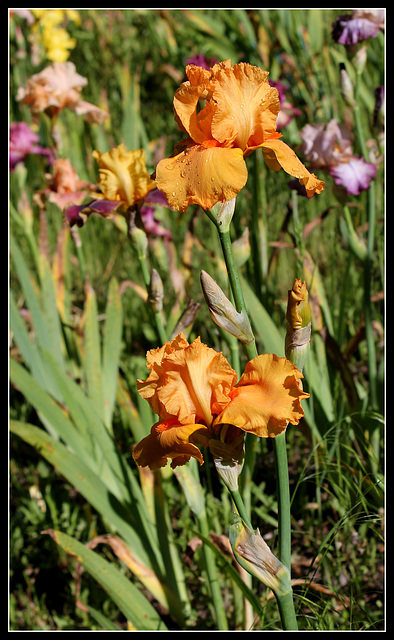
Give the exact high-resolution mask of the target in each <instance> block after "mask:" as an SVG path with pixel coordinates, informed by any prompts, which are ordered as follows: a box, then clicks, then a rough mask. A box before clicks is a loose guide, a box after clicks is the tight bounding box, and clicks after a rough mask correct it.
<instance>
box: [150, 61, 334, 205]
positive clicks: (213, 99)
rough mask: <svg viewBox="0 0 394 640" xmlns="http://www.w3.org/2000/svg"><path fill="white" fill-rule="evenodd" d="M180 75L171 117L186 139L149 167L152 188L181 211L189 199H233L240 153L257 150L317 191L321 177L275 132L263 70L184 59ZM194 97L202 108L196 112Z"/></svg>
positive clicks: (241, 171) (276, 106) (275, 108)
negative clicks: (182, 76)
mask: <svg viewBox="0 0 394 640" xmlns="http://www.w3.org/2000/svg"><path fill="white" fill-rule="evenodd" d="M186 75H187V78H188V80H187V81H186V82H183V83H182V84H181V86H180V87H179V89H178V90H177V91H176V93H175V96H174V101H173V107H174V112H175V120H176V122H177V124H178V126H179V128H180V129H181V131H183V132H184V133H186V134H187V137H186V138H185V139H183V140H181V141H180V142H179V143H178V144H176V146H175V149H174V153H173V155H172V157H171V158H165V159H163V160H161V161H160V162H159V163H158V165H157V168H156V176H155V177H156V184H157V187H158V188H159V189H160V190H161V191H163V192H164V194H165V196H166V199H167V202H168V203H169V205H170V206H171V207H172V208H173V209H176V210H179V211H186V209H187V207H188V206H189V205H191V204H198V205H200V206H201V207H202V208H203V209H210V208H211V207H212V206H213V205H215V204H216V203H217V202H226V201H228V200H231V199H232V198H234V197H235V196H236V195H237V194H238V192H239V191H240V190H241V189H242V188H243V187H244V186H245V184H246V181H247V177H248V172H247V168H246V163H245V158H246V157H247V156H248V155H249V154H251V153H252V152H253V151H255V150H256V149H262V152H263V156H264V159H265V162H266V163H267V165H268V166H269V167H270V168H271V169H274V170H275V171H278V170H279V169H281V168H282V169H284V170H285V171H286V172H287V173H289V174H290V175H292V176H294V177H296V178H298V179H299V181H300V182H301V183H302V184H303V185H304V186H305V188H306V191H307V195H308V196H309V197H310V196H312V195H313V194H314V193H320V192H321V191H322V190H323V189H324V182H322V181H321V180H319V179H318V178H317V177H316V176H315V175H314V174H311V173H310V172H309V171H308V170H307V169H306V167H305V166H304V165H303V164H302V162H301V161H300V160H299V159H298V158H297V156H296V154H295V153H294V151H293V150H292V149H290V147H288V146H287V145H286V144H285V143H284V142H282V140H280V139H279V138H281V136H282V134H280V133H278V132H277V130H276V119H277V116H278V114H279V111H280V103H279V96H278V90H277V89H276V88H275V87H271V86H270V85H269V82H268V71H263V70H262V69H260V68H259V67H255V66H253V65H250V64H247V63H244V62H241V63H239V64H235V65H234V66H231V62H230V61H229V60H227V61H225V62H221V63H219V64H215V65H214V66H213V67H211V68H210V69H205V68H203V67H198V66H196V65H188V66H187V67H186ZM200 101H205V106H204V107H203V108H202V109H201V110H200V111H198V110H197V109H198V105H199V103H200Z"/></svg>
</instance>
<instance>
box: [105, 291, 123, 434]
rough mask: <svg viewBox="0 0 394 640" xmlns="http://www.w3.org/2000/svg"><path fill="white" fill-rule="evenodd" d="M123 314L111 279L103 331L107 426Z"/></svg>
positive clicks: (116, 381) (114, 394) (117, 364)
mask: <svg viewBox="0 0 394 640" xmlns="http://www.w3.org/2000/svg"><path fill="white" fill-rule="evenodd" d="M122 325H123V314H122V305H121V299H120V295H119V285H118V283H117V281H116V280H115V279H112V280H111V282H110V286H109V292H108V298H107V306H106V310H105V325H104V333H103V365H102V382H103V393H104V420H105V423H106V424H107V426H108V428H110V425H111V422H112V414H113V411H114V406H115V401H116V390H117V385H118V370H119V359H120V354H121V350H122Z"/></svg>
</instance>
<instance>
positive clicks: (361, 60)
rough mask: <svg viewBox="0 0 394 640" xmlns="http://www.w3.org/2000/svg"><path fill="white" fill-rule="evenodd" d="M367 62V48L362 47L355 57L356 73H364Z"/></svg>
mask: <svg viewBox="0 0 394 640" xmlns="http://www.w3.org/2000/svg"><path fill="white" fill-rule="evenodd" d="M366 61H367V47H366V46H364V47H361V49H359V50H358V51H357V53H356V55H355V56H354V63H355V67H356V71H357V73H359V74H360V75H361V74H362V73H363V71H364V67H365V63H366Z"/></svg>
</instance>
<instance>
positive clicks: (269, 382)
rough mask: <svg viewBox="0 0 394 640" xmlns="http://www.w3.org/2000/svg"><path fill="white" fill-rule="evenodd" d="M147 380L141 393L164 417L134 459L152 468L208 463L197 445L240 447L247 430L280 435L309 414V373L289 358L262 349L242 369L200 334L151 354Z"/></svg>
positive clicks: (139, 383) (181, 337)
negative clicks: (304, 381)
mask: <svg viewBox="0 0 394 640" xmlns="http://www.w3.org/2000/svg"><path fill="white" fill-rule="evenodd" d="M147 366H148V368H149V369H150V373H149V376H148V378H147V380H145V381H144V380H138V381H137V388H138V392H139V394H140V395H141V397H142V398H144V399H145V400H147V401H148V402H149V405H150V406H151V408H152V410H153V412H154V413H156V414H157V415H158V417H159V421H158V422H156V423H155V424H154V425H153V427H152V429H151V432H150V434H149V435H148V436H146V437H145V438H143V440H141V442H139V443H138V444H137V445H136V447H135V449H134V452H133V457H134V459H135V461H136V462H137V464H138V465H139V466H141V467H146V466H148V467H150V468H151V469H152V470H155V469H158V468H160V467H163V466H165V465H166V463H167V460H168V459H170V460H171V467H173V468H174V467H176V466H178V465H183V464H185V463H186V462H188V461H189V460H190V458H191V457H193V458H196V459H197V460H198V461H199V463H200V464H202V463H203V456H202V453H201V451H200V449H199V447H198V446H197V445H202V446H203V447H207V446H208V447H211V450H212V452H213V453H214V455H217V454H218V442H220V441H221V442H223V443H224V446H227V448H229V449H230V448H233V449H236V448H237V447H239V445H240V443H242V442H243V437H244V433H246V432H248V433H253V434H255V435H257V436H260V437H262V438H267V437H275V436H277V435H278V434H280V433H281V432H282V431H284V429H286V426H287V424H288V423H289V422H290V423H291V424H298V423H299V421H300V419H301V418H302V417H303V415H304V412H303V409H302V407H301V400H302V398H308V397H309V394H307V393H305V392H304V391H302V389H301V387H300V384H299V381H300V379H301V378H302V377H303V376H302V373H301V372H300V371H298V369H297V368H296V367H295V366H294V365H293V364H292V363H291V362H290V361H289V360H287V359H286V358H278V356H276V355H273V354H265V355H259V356H257V357H256V358H253V359H252V360H250V362H248V364H247V365H246V367H245V371H244V373H243V375H242V376H241V378H240V380H239V382H238V383H237V374H236V372H235V371H234V370H233V369H232V367H231V366H230V364H229V363H228V362H227V360H226V358H225V357H224V356H223V354H222V353H218V352H217V351H215V350H214V349H211V348H210V347H208V346H206V345H205V344H203V343H202V342H201V340H200V338H196V340H194V341H193V342H192V343H191V344H189V343H188V341H187V340H186V338H185V336H184V335H183V333H181V334H179V335H177V336H176V338H174V340H172V341H171V342H166V343H165V344H164V345H163V346H162V347H160V348H158V349H152V350H151V351H149V352H148V354H147Z"/></svg>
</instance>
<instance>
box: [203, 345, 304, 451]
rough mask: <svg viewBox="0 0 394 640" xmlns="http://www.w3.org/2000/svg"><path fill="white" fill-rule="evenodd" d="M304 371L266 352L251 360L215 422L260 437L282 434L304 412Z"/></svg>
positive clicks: (295, 422) (284, 359)
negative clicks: (302, 379)
mask: <svg viewBox="0 0 394 640" xmlns="http://www.w3.org/2000/svg"><path fill="white" fill-rule="evenodd" d="M301 378H303V375H302V373H301V372H300V371H299V370H298V369H297V368H296V367H295V366H294V365H293V363H292V362H290V361H289V360H287V359H286V358H278V356H276V355H275V354H264V355H260V356H257V357H256V358H253V360H250V362H248V364H247V365H246V367H245V371H244V373H243V375H242V376H241V379H240V381H239V382H238V384H237V385H236V388H235V389H234V390H233V391H232V393H231V396H232V400H231V402H230V404H229V405H228V406H227V407H226V408H225V409H224V411H223V412H222V413H221V414H220V416H218V417H217V419H216V420H215V425H217V424H221V423H230V424H233V425H235V426H236V427H238V428H239V429H242V430H243V431H247V432H250V433H254V434H255V435H257V436H260V437H261V438H267V437H275V436H277V435H279V434H280V433H281V432H282V431H284V429H286V426H287V424H288V423H289V422H290V423H291V424H298V423H299V421H300V419H301V418H302V417H303V415H304V411H303V409H302V407H301V399H302V398H308V397H309V394H308V393H305V392H304V391H302V390H301V389H300V387H299V382H298V381H299V380H300V379H301Z"/></svg>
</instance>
